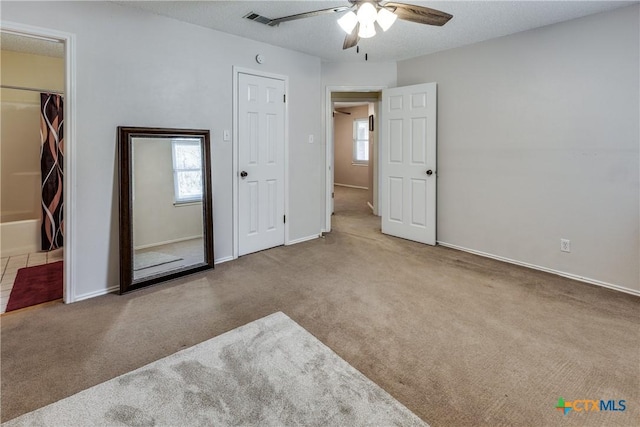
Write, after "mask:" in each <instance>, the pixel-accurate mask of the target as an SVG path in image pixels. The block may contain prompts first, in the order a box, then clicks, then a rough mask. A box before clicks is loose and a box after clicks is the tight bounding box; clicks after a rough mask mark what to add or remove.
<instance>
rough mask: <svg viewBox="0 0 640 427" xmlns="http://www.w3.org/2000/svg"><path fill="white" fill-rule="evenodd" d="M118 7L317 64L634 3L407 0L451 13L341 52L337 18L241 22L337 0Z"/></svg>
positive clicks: (491, 34)
mask: <svg viewBox="0 0 640 427" xmlns="http://www.w3.org/2000/svg"><path fill="white" fill-rule="evenodd" d="M115 3H118V4H121V5H124V6H126V7H134V8H138V9H143V10H147V11H150V12H153V13H156V14H159V15H164V16H168V17H171V18H175V19H178V20H181V21H185V22H190V23H193V24H196V25H200V26H203V27H208V28H212V29H215V30H219V31H223V32H225V33H230V34H235V35H239V36H242V37H246V38H249V39H253V40H258V41H262V42H265V43H269V44H272V45H275V46H281V47H284V48H288V49H292V50H296V51H299V52H304V53H307V54H310V55H313V56H318V57H320V58H322V60H324V61H340V62H348V61H364V54H365V53H367V54H368V58H369V60H370V61H393V60H402V59H407V58H412V57H415V56H420V55H425V54H429V53H433V52H437V51H441V50H446V49H451V48H454V47H459V46H464V45H468V44H472V43H477V42H479V41H483V40H488V39H492V38H495V37H500V36H505V35H508V34H513V33H517V32H520V31H525V30H529V29H532V28H537V27H542V26H545V25H549V24H553V23H557V22H562V21H567V20H570V19H574V18H578V17H582V16H586V15H590V14H593V13H598V12H603V11H607V10H611V9H616V8H619V7H622V6H627V5H631V4H634V3H638V2H637V1H548V0H547V1H413V0H407V1H406V3H410V4H417V5H421V6H427V7H430V8H432V9H438V10H441V11H444V12H448V13H450V14H452V15H453V18H452V19H451V21H449V22H448V23H447V24H446V25H444V26H443V27H434V26H429V25H421V24H416V23H412V22H407V21H400V20H398V21H396V23H395V24H394V25H393V27H391V29H389V31H387V32H386V33H381V32H379V33H378V35H376V36H375V37H373V38H371V39H363V40H361V41H360V54H357V53H356V49H355V48H353V49H349V50H346V51H343V50H342V42H343V40H344V36H345V34H344V32H343V31H342V30H341V29H340V27H339V26H338V24H337V23H336V19H337V18H338V17H339V16H340V15H339V14H331V15H324V16H316V17H313V18H307V19H302V20H297V21H290V22H284V23H282V24H280V26H278V27H269V26H267V25H264V24H260V23H257V22H253V21H250V20H248V19H244V18H243V16H245V15H246V14H247V13H249V12H252V11H253V12H256V13H258V14H260V15H263V16H266V17H268V18H278V17H282V16H287V15H292V14H296V13H302V12H308V11H311V10H316V9H326V8H331V7H334V6H345V5H348V4H349V3H348V2H347V1H346V0H344V1H334V0H325V1H315V0H313V1H310V0H298V1H117V2H115Z"/></svg>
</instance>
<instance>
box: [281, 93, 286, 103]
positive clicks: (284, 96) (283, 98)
mask: <svg viewBox="0 0 640 427" xmlns="http://www.w3.org/2000/svg"><path fill="white" fill-rule="evenodd" d="M282 102H287V94H286V93H285V94H283V95H282Z"/></svg>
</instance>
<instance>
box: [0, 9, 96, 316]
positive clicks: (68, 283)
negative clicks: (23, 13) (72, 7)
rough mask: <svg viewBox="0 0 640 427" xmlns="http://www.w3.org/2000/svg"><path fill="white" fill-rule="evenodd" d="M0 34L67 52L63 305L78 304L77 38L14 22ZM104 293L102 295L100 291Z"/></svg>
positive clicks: (4, 23) (2, 27) (5, 24)
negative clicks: (42, 42) (47, 43)
mask: <svg viewBox="0 0 640 427" xmlns="http://www.w3.org/2000/svg"><path fill="white" fill-rule="evenodd" d="M0 30H2V31H4V32H7V33H12V34H16V35H19V36H24V37H31V38H37V39H42V40H51V41H59V42H63V43H64V49H65V55H64V56H65V58H64V61H65V81H64V97H65V102H64V121H65V127H64V139H65V141H64V151H65V152H64V178H63V179H64V181H63V186H64V208H63V209H64V250H63V259H64V273H63V274H64V280H63V301H64V302H65V303H66V304H68V303H72V302H75V301H79V298H80V297H79V296H77V295H76V294H75V292H76V270H75V268H74V267H75V260H76V249H77V244H76V238H75V231H76V204H75V199H76V175H75V171H76V155H75V154H76V153H75V141H76V110H77V109H76V104H77V103H76V36H75V34H73V33H66V32H62V31H57V30H52V29H49V28H42V27H35V26H32V25H25V24H20V23H17V22H11V21H0ZM101 292H102V291H101Z"/></svg>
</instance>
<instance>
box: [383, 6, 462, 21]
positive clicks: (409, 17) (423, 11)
mask: <svg viewBox="0 0 640 427" xmlns="http://www.w3.org/2000/svg"><path fill="white" fill-rule="evenodd" d="M383 7H385V8H389V9H393V8H395V10H394V11H393V12H394V13H395V14H396V15H397V16H398V18H400V19H404V20H405V21H411V22H417V23H418V24H427V25H437V26H438V27H441V26H443V25H444V24H446V23H447V22H449V20H450V19H451V18H453V15H450V14H448V13H446V12H441V11H439V10H436V9H430V8H428V7H424V6H415V5H412V4H405V3H396V2H388V3H385V4H384V5H383Z"/></svg>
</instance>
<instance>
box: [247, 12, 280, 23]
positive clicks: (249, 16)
mask: <svg viewBox="0 0 640 427" xmlns="http://www.w3.org/2000/svg"><path fill="white" fill-rule="evenodd" d="M243 18H247V19H250V20H252V21H256V22H259V23H261V24H265V25H269V22H271V21H273V19H271V18H267V17H266V16H262V15H258V14H257V13H255V12H249V13H247V14H246V15H244V16H243Z"/></svg>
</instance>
